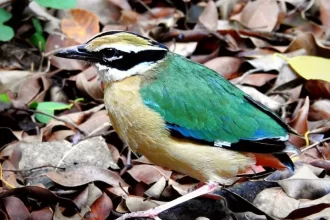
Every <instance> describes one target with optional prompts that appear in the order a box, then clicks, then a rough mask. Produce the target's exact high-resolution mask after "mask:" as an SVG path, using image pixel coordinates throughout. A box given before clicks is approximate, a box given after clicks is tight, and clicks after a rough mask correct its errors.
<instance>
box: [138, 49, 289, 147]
mask: <svg viewBox="0 0 330 220" xmlns="http://www.w3.org/2000/svg"><path fill="white" fill-rule="evenodd" d="M157 71H158V72H157V73H155V74H154V75H153V76H151V77H150V79H149V80H146V82H145V83H144V84H143V85H142V87H141V90H140V92H141V96H142V99H143V101H144V103H145V105H147V106H148V107H149V108H151V109H153V110H154V111H156V112H158V113H159V114H161V116H162V117H163V118H164V119H165V121H166V123H167V128H168V129H169V130H171V131H175V132H179V133H180V134H181V135H182V136H184V137H187V138H194V139H197V140H202V141H207V142H217V141H220V142H225V143H237V142H238V141H240V140H249V141H254V140H255V141H258V140H262V139H286V138H287V128H286V127H285V124H284V123H283V122H281V120H280V119H279V118H278V116H276V115H275V114H273V113H272V112H270V111H269V110H268V109H267V108H266V107H264V106H259V104H258V103H256V102H254V101H252V100H251V99H250V97H248V96H247V95H246V94H245V93H243V92H242V91H241V90H239V89H238V88H237V87H235V86H234V85H232V84H231V83H229V82H228V81H227V80H225V79H224V78H223V77H221V76H220V75H219V74H217V73H216V72H214V71H212V70H210V69H208V68H206V67H205V66H202V65H200V64H197V63H194V62H191V61H190V60H188V59H186V58H184V57H182V56H180V55H177V54H173V53H168V55H167V58H166V60H165V61H164V62H163V63H161V64H160V66H159V68H157Z"/></svg>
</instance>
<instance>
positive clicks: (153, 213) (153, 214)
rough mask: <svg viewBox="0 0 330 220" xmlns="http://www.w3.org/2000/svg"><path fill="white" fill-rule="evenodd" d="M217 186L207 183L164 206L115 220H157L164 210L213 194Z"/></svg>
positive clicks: (216, 184)
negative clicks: (133, 219)
mask: <svg viewBox="0 0 330 220" xmlns="http://www.w3.org/2000/svg"><path fill="white" fill-rule="evenodd" d="M218 185H219V184H218V183H215V182H209V183H207V184H206V185H204V186H201V187H200V188H198V189H196V190H195V191H193V192H191V193H188V194H186V195H184V196H181V197H179V198H177V199H175V200H173V201H171V202H168V203H165V204H164V205H160V206H158V207H155V208H153V209H149V210H146V211H139V212H132V213H127V214H124V215H122V216H120V217H119V218H117V219H116V220H124V219H128V218H139V217H140V218H153V219H159V217H158V215H159V214H160V213H162V212H163V211H165V210H168V209H170V208H173V207H174V206H177V205H179V204H181V203H184V202H186V201H188V200H190V199H193V198H196V197H199V196H202V195H205V194H208V193H211V192H213V191H214V190H215V189H216V188H217V186H218Z"/></svg>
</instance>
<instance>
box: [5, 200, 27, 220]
mask: <svg viewBox="0 0 330 220" xmlns="http://www.w3.org/2000/svg"><path fill="white" fill-rule="evenodd" d="M2 201H3V204H4V206H5V208H6V211H7V214H8V216H9V218H10V219H22V220H29V219H31V215H30V212H29V211H28V209H27V208H26V207H25V205H24V203H23V202H22V201H21V200H20V199H19V198H16V197H14V196H10V197H7V198H3V199H2Z"/></svg>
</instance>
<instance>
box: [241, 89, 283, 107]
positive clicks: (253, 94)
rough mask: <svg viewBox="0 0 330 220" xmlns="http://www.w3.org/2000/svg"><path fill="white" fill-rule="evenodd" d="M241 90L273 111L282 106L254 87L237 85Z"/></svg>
mask: <svg viewBox="0 0 330 220" xmlns="http://www.w3.org/2000/svg"><path fill="white" fill-rule="evenodd" d="M236 86H237V87H238V88H239V89H241V90H243V92H245V93H247V94H248V95H250V96H251V97H252V98H253V99H254V100H256V101H258V102H260V103H261V104H263V105H265V106H267V107H268V108H269V109H271V110H273V111H277V110H278V109H279V108H280V107H281V106H282V104H281V103H279V102H277V101H274V100H272V99H270V98H269V97H268V96H266V95H264V94H262V93H261V92H259V91H258V90H256V89H255V88H253V87H248V86H240V85H236Z"/></svg>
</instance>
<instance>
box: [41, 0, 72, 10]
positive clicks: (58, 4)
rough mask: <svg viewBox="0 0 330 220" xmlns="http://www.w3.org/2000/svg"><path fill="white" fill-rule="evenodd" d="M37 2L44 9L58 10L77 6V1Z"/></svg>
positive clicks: (43, 0)
mask: <svg viewBox="0 0 330 220" xmlns="http://www.w3.org/2000/svg"><path fill="white" fill-rule="evenodd" d="M35 1H36V2H37V3H38V4H39V5H41V6H43V7H49V8H56V9H68V8H74V7H76V5H77V0H35Z"/></svg>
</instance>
